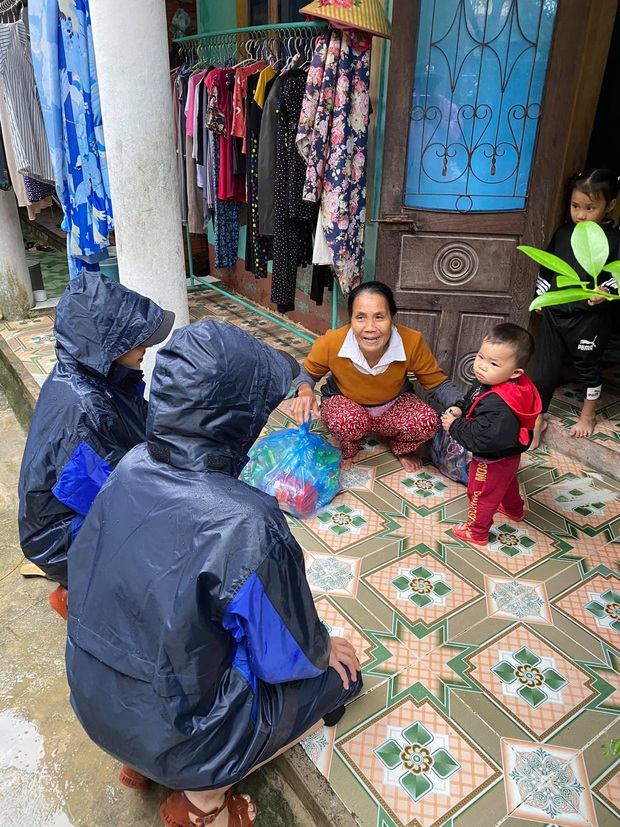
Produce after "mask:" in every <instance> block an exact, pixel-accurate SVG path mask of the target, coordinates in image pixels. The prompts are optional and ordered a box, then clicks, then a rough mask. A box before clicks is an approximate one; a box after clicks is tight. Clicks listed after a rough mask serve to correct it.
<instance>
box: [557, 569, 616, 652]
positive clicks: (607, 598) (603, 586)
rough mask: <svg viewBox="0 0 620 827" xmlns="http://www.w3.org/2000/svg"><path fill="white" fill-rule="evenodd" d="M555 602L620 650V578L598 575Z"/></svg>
mask: <svg viewBox="0 0 620 827" xmlns="http://www.w3.org/2000/svg"><path fill="white" fill-rule="evenodd" d="M552 604H553V605H554V606H555V607H556V608H558V609H560V611H562V612H564V614H565V615H567V616H568V617H570V618H572V619H573V620H574V621H576V622H577V623H578V624H579V625H581V626H583V627H585V628H586V629H587V630H588V631H590V632H591V633H592V634H593V635H596V637H598V638H600V639H601V640H604V641H606V642H607V643H609V644H610V646H612V647H614V648H615V649H616V650H617V651H620V577H618V576H617V575H615V574H594V575H592V576H590V577H588V578H587V579H586V580H584V582H583V583H580V584H579V585H577V586H575V587H574V588H572V589H569V590H568V592H565V593H564V594H563V595H561V596H560V597H558V598H556V599H555V600H553V601H552Z"/></svg>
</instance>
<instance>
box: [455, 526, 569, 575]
mask: <svg viewBox="0 0 620 827" xmlns="http://www.w3.org/2000/svg"><path fill="white" fill-rule="evenodd" d="M445 528H446V529H448V526H445ZM453 542H454V543H457V544H459V545H464V543H461V541H459V540H456V539H455V540H453ZM468 545H469V544H468ZM470 548H473V549H475V551H477V552H478V554H482V555H483V556H484V557H486V558H488V559H489V560H492V561H493V562H494V563H495V564H496V565H497V566H498V567H499V568H500V569H501V570H502V571H504V572H506V574H514V575H517V574H523V573H525V572H526V571H529V570H530V569H532V568H534V567H535V566H537V565H538V564H539V563H540V562H542V561H543V560H545V559H547V558H548V557H550V556H551V555H552V554H557V553H558V552H560V551H569V550H570V549H571V548H572V544H571V543H569V542H567V541H565V540H560V539H556V538H554V537H552V536H550V535H548V534H545V533H544V532H542V531H539V530H538V529H537V528H534V527H533V526H532V525H530V524H529V523H528V522H527V521H524V522H521V523H515V522H512V521H511V520H509V519H507V518H506V519H503V520H502V521H501V522H497V523H496V524H495V525H494V526H493V528H492V529H491V530H490V532H489V542H488V543H487V545H486V546H474V545H471V546H470Z"/></svg>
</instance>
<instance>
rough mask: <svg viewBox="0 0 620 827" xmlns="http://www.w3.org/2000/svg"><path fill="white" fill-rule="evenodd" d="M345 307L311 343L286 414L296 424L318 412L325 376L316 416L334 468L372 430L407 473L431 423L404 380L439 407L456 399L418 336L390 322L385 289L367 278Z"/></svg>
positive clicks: (346, 462) (348, 459) (347, 460)
mask: <svg viewBox="0 0 620 827" xmlns="http://www.w3.org/2000/svg"><path fill="white" fill-rule="evenodd" d="M348 310H349V318H350V324H349V325H347V326H345V327H341V328H338V330H329V331H328V332H327V333H326V334H325V336H321V337H320V338H319V339H317V340H316V342H315V343H314V345H313V346H312V350H311V351H310V354H309V356H308V358H307V359H306V360H305V362H304V364H303V368H302V371H301V373H300V375H299V377H298V379H297V380H296V384H297V399H296V400H295V401H294V403H293V406H292V413H293V416H294V417H295V419H296V420H297V421H298V422H300V423H301V422H303V421H304V420H305V419H307V418H308V416H311V414H312V413H313V412H314V413H315V414H316V415H317V416H318V415H319V407H318V401H317V397H316V396H315V395H314V386H315V384H316V382H317V381H318V380H319V379H321V378H322V377H323V376H325V375H327V374H328V373H329V374H330V376H329V378H328V380H327V382H326V383H325V385H324V386H323V388H322V391H321V397H322V404H321V412H320V416H321V418H322V420H323V423H324V424H325V426H326V428H327V430H328V431H329V432H330V433H331V434H332V435H333V436H335V437H336V438H337V439H338V440H339V442H340V448H341V450H342V456H343V460H342V468H343V469H344V470H347V469H349V468H350V467H351V465H352V462H353V458H354V457H355V455H356V454H357V452H358V450H359V444H360V440H361V439H362V437H364V436H367V435H368V434H371V433H375V434H380V435H382V436H386V437H388V438H389V440H390V448H391V450H392V451H393V453H394V455H395V456H397V457H398V458H399V460H400V462H401V464H402V466H403V468H405V470H407V471H413V470H415V469H416V468H417V467H418V466H419V464H420V460H419V459H418V457H417V456H416V455H415V451H416V449H417V448H418V447H419V446H420V445H421V444H422V443H424V442H426V441H427V440H428V439H430V438H431V437H432V436H433V434H434V433H435V431H436V430H437V428H438V427H439V420H438V418H437V414H436V413H435V411H434V410H433V408H432V407H431V406H430V405H428V404H426V403H425V402H423V401H422V400H421V399H420V398H419V397H418V396H416V395H415V394H414V393H413V386H412V384H411V378H410V377H412V378H415V379H417V381H418V382H419V383H420V384H421V385H422V387H423V388H424V390H425V391H427V392H428V396H429V398H430V399H432V400H434V401H436V402H437V404H439V405H441V406H442V407H449V406H450V405H457V404H458V402H459V401H460V400H461V399H462V394H461V393H460V391H459V390H458V389H457V388H456V387H455V386H454V385H453V384H452V382H450V381H449V379H448V378H447V376H446V375H445V374H444V373H443V371H442V370H441V369H440V367H439V365H438V364H437V360H436V359H435V357H434V356H433V354H432V353H431V351H430V349H429V348H428V345H427V344H426V342H425V341H424V339H423V338H422V334H421V333H420V332H419V331H417V330H411V329H410V328H408V327H404V326H402V325H398V324H396V313H397V308H396V303H395V301H394V295H393V293H392V291H391V290H390V288H389V287H388V286H387V285H386V284H383V283H382V282H379V281H370V282H366V283H365V284H361V285H359V287H356V288H355V290H352V291H351V293H350V294H349V305H348Z"/></svg>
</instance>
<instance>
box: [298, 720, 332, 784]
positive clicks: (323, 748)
mask: <svg viewBox="0 0 620 827" xmlns="http://www.w3.org/2000/svg"><path fill="white" fill-rule="evenodd" d="M335 738H336V727H333V726H332V727H327V726H323V727H321V728H320V729H317V730H316V732H313V733H312V734H311V735H309V736H308V737H307V738H304V740H303V741H302V742H301V745H302V747H303V748H304V750H305V751H306V754H307V755H308V757H309V758H310V759H311V760H312V762H313V763H314V765H315V766H316V768H317V769H318V770H319V771H320V772H321V773H323V775H324V776H325V778H329V771H330V769H331V765H332V755H333V753H334V740H335Z"/></svg>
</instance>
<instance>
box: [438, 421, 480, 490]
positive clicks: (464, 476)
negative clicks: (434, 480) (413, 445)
mask: <svg viewBox="0 0 620 827" xmlns="http://www.w3.org/2000/svg"><path fill="white" fill-rule="evenodd" d="M428 457H429V459H430V461H431V462H432V463H433V465H434V466H435V468H437V470H438V471H441V473H442V474H443V475H444V476H446V477H449V478H450V479H451V480H454V481H455V482H462V483H463V484H464V485H467V482H468V480H469V464H470V462H471V454H470V452H469V451H468V450H467V449H466V448H463V446H462V445H461V444H460V443H458V442H456V440H454V439H452V437H451V436H450V434H449V433H448V432H447V431H445V430H444V428H443V425H442V426H440V427H439V430H438V431H437V433H436V434H435V436H434V437H433V438H432V439H431V441H430V442H429V443H428Z"/></svg>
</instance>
